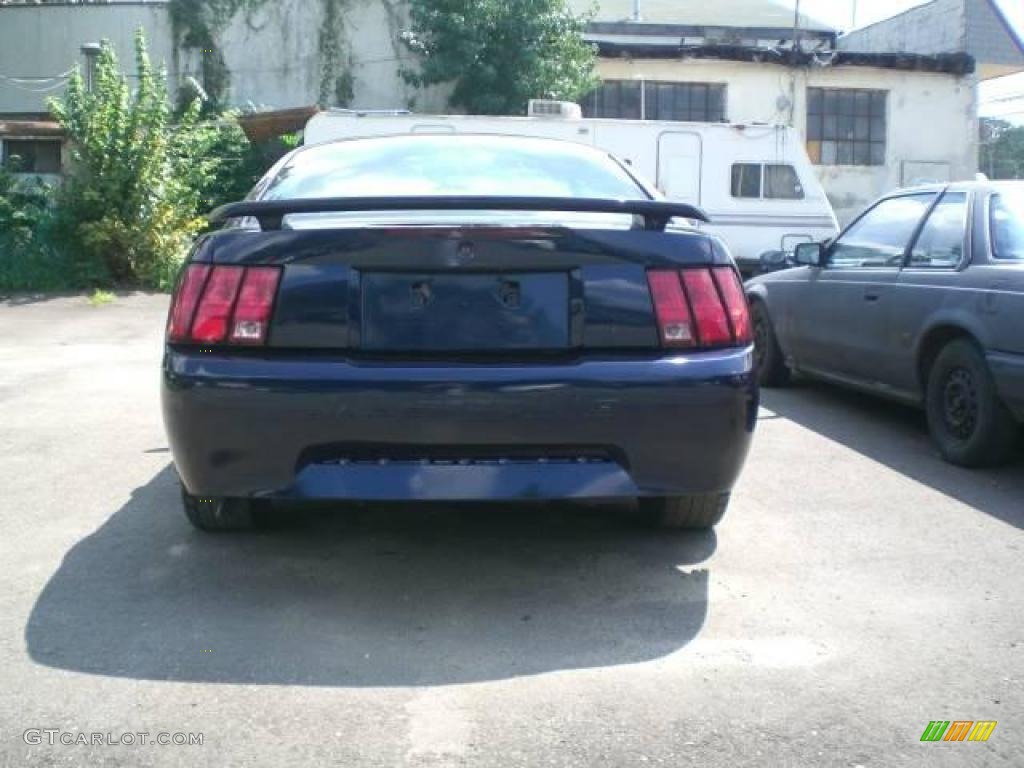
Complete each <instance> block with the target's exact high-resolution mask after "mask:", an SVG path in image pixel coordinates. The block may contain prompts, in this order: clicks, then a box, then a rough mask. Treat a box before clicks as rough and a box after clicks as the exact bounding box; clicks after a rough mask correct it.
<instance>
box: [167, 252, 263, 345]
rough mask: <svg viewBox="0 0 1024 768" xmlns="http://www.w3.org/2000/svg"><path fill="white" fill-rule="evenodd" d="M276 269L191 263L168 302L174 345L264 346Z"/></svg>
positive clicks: (168, 329)
mask: <svg viewBox="0 0 1024 768" xmlns="http://www.w3.org/2000/svg"><path fill="white" fill-rule="evenodd" d="M280 279H281V269H280V267H239V266H232V265H217V266H210V265H208V264H190V265H188V267H186V268H185V272H184V274H183V275H182V278H181V282H180V283H179V284H178V290H177V291H176V292H175V294H174V301H173V303H172V305H171V316H170V320H169V322H168V325H167V340H168V341H170V342H173V343H176V344H204V345H208V344H240V345H261V344H266V342H267V335H268V331H269V329H270V316H271V313H272V311H273V307H274V298H275V296H276V295H277V286H278V283H279V282H280Z"/></svg>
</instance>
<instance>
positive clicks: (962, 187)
mask: <svg viewBox="0 0 1024 768" xmlns="http://www.w3.org/2000/svg"><path fill="white" fill-rule="evenodd" d="M943 190H948V191H950V192H982V193H986V192H1000V191H1002V192H1009V191H1014V192H1024V181H1012V180H1011V181H994V180H991V179H978V180H975V181H951V182H948V183H946V184H920V185H918V186H915V187H904V188H902V189H897V190H894V191H892V192H890V193H888V194H887V195H885V197H899V196H901V195H913V194H915V193H921V192H942V191H943Z"/></svg>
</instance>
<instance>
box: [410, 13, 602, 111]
mask: <svg viewBox="0 0 1024 768" xmlns="http://www.w3.org/2000/svg"><path fill="white" fill-rule="evenodd" d="M409 12H410V22H411V23H410V29H409V31H408V32H407V33H405V35H404V36H403V41H404V42H405V44H406V45H407V46H408V47H409V49H410V50H412V51H414V52H415V53H417V54H418V55H419V61H418V69H416V70H406V71H405V72H403V76H404V78H405V80H406V81H407V82H408V83H410V84H411V85H415V86H417V87H423V86H430V85H436V84H440V83H451V84H452V86H453V90H452V94H451V97H450V103H451V105H452V106H453V107H455V108H458V109H464V110H466V111H467V112H469V113H472V114H487V115H500V114H522V113H523V112H524V111H525V109H526V103H527V101H528V100H529V99H537V98H549V99H566V100H576V99H579V98H580V97H581V96H583V95H584V94H586V93H587V92H588V91H590V90H592V89H593V88H594V87H595V86H596V85H597V78H596V76H595V74H594V61H595V51H594V48H593V46H591V45H589V44H587V43H586V42H584V40H583V37H582V32H583V28H584V25H585V24H586V19H584V18H581V17H578V16H575V15H573V14H572V13H571V12H570V11H569V9H568V8H567V7H566V4H565V0H411V2H410V8H409Z"/></svg>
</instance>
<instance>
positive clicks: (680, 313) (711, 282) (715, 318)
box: [647, 267, 752, 348]
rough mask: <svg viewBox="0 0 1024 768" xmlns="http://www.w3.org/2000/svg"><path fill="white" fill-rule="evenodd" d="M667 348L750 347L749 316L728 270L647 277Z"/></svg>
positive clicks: (668, 272)
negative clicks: (748, 345)
mask: <svg viewBox="0 0 1024 768" xmlns="http://www.w3.org/2000/svg"><path fill="white" fill-rule="evenodd" d="M647 282H648V285H649V286H650V290H651V299H652V300H653V302H654V313H655V316H656V317H657V321H658V332H659V334H660V336H661V343H662V346H665V347H699V348H713V347H729V346H741V345H746V344H749V343H750V342H751V338H752V335H751V329H750V313H749V309H748V307H747V299H746V296H745V295H744V292H743V285H742V284H741V283H740V279H739V275H737V274H736V270H734V269H733V268H732V267H694V268H688V269H678V270H677V269H671V270H670V269H654V270H650V271H649V272H648V273H647Z"/></svg>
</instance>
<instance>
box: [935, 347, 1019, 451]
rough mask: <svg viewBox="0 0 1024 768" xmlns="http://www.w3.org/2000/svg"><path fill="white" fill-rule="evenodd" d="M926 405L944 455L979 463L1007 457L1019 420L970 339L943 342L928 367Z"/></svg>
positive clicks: (939, 447)
mask: <svg viewBox="0 0 1024 768" xmlns="http://www.w3.org/2000/svg"><path fill="white" fill-rule="evenodd" d="M925 405H926V408H927V411H928V429H929V431H930V432H931V435H932V440H933V441H934V442H935V445H936V446H937V447H938V449H939V452H940V453H941V454H942V457H943V458H944V459H945V460H946V461H948V462H950V463H952V464H959V465H960V466H963V467H981V466H986V465H989V464H997V463H999V462H1001V461H1004V460H1005V459H1006V458H1007V457H1008V455H1009V453H1010V450H1011V449H1012V447H1013V441H1014V438H1015V437H1016V434H1017V425H1016V423H1015V422H1014V420H1013V416H1012V415H1011V413H1010V412H1009V410H1007V408H1006V406H1005V405H1003V403H1002V401H1001V400H1000V399H999V395H998V394H997V393H996V386H995V382H994V381H993V380H992V374H991V373H990V372H989V370H988V365H987V364H986V363H985V358H984V356H983V355H982V354H981V352H980V351H979V350H978V348H977V346H975V345H974V344H973V343H972V342H970V341H968V340H966V339H957V340H955V341H951V342H950V343H949V344H947V345H946V346H945V347H943V349H942V351H941V352H940V353H939V356H938V357H937V358H936V359H935V363H934V364H933V365H932V367H931V370H930V371H929V373H928V383H927V389H926V392H925Z"/></svg>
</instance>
